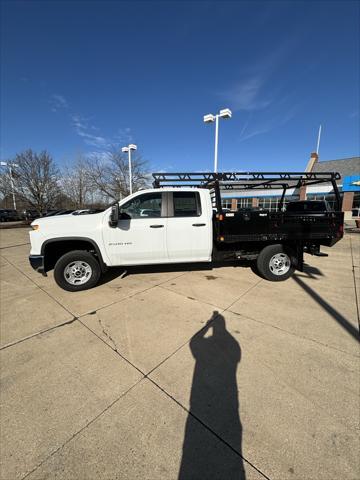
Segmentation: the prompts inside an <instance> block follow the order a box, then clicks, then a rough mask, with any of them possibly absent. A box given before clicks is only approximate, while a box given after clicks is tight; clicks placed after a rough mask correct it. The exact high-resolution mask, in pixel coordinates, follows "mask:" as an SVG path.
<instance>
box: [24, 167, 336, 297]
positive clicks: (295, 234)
mask: <svg viewBox="0 0 360 480" xmlns="http://www.w3.org/2000/svg"><path fill="white" fill-rule="evenodd" d="M153 177H154V184H153V187H154V188H152V189H148V190H141V191H138V192H136V193H134V194H132V195H130V196H128V197H127V198H125V199H123V200H121V201H120V202H116V203H115V204H114V205H112V206H111V207H109V208H108V209H107V210H105V211H103V212H100V213H95V214H92V215H81V216H79V215H74V214H68V215H61V216H50V217H44V218H40V219H36V220H34V221H33V222H32V224H31V226H32V231H31V232H30V241H31V252H30V257H29V259H30V263H31V265H32V267H33V268H34V269H35V270H37V271H38V272H40V273H42V274H44V275H46V272H48V271H49V270H51V269H54V277H55V280H56V282H57V284H58V285H59V286H60V287H62V288H63V289H65V290H68V291H79V290H85V289H88V288H91V287H94V286H95V285H96V284H97V282H98V281H99V278H100V276H101V275H102V274H103V273H104V272H106V270H107V269H108V267H113V266H130V265H151V264H152V265H155V264H171V263H173V264H175V263H189V264H190V263H195V262H196V263H199V262H204V263H207V264H209V263H211V262H212V263H213V264H215V263H216V264H219V263H221V264H223V263H224V262H227V261H231V262H232V264H233V262H234V261H235V262H236V261H237V260H243V259H245V260H247V261H250V262H253V263H254V265H255V267H256V270H257V272H258V273H259V275H260V276H261V277H263V278H265V279H267V280H272V281H280V280H286V279H287V278H289V277H290V276H291V275H292V273H293V272H294V270H295V269H298V270H302V268H303V257H304V252H305V253H309V254H311V255H318V256H327V255H326V254H324V253H321V252H320V246H321V245H325V246H332V245H334V244H335V243H336V242H337V241H338V240H339V239H341V238H342V236H343V213H342V212H341V211H340V196H339V192H338V188H337V184H336V180H338V179H339V178H340V176H339V174H337V173H262V172H252V173H251V172H249V173H244V172H238V173H237V172H229V173H228V172H224V173H172V174H170V173H169V174H164V173H159V174H157V173H156V174H153ZM316 183H325V184H327V185H329V184H330V185H332V188H333V191H334V195H335V198H336V200H337V208H336V211H329V210H328V209H327V208H324V207H323V206H321V205H322V204H321V202H317V204H314V205H310V206H308V208H306V211H304V207H303V206H302V204H299V203H297V204H296V205H294V206H291V203H290V204H288V206H287V209H286V210H285V209H284V200H285V194H286V192H295V191H299V189H301V187H303V186H305V185H308V184H310V185H313V184H316ZM231 189H234V190H236V192H239V191H245V192H247V191H249V190H252V191H255V193H254V196H256V190H259V189H260V190H262V192H264V190H266V189H268V190H270V191H271V190H276V191H277V192H278V191H279V189H281V191H282V196H281V200H280V203H279V206H278V211H276V212H272V211H269V210H261V209H253V210H252V209H240V210H237V211H228V209H226V210H225V209H224V210H223V209H222V206H221V203H222V202H221V193H222V192H223V191H224V190H231ZM270 193H271V192H270ZM292 195H293V193H292ZM295 203H296V202H295ZM307 203H308V202H307Z"/></svg>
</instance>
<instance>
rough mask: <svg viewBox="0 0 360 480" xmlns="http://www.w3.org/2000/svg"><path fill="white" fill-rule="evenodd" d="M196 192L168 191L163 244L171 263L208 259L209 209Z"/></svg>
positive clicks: (210, 245)
mask: <svg viewBox="0 0 360 480" xmlns="http://www.w3.org/2000/svg"><path fill="white" fill-rule="evenodd" d="M208 209H209V205H207V204H206V203H205V202H203V203H202V202H201V199H200V193H199V192H189V191H185V192H184V191H179V192H169V193H168V223H167V231H166V243H167V250H168V257H169V261H170V262H208V261H210V260H211V251H212V211H211V212H209V211H208Z"/></svg>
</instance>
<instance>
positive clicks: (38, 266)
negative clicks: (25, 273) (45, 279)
mask: <svg viewBox="0 0 360 480" xmlns="http://www.w3.org/2000/svg"><path fill="white" fill-rule="evenodd" d="M29 262H30V265H31V266H32V268H33V269H34V270H36V271H37V272H39V273H42V274H43V275H44V276H46V272H45V266H44V256H43V255H30V256H29Z"/></svg>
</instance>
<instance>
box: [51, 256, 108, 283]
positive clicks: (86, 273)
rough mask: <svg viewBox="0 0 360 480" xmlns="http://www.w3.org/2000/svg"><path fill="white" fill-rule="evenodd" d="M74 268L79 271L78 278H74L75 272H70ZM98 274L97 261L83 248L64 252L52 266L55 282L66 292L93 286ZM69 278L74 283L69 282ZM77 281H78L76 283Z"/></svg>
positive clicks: (97, 279) (99, 274)
mask: <svg viewBox="0 0 360 480" xmlns="http://www.w3.org/2000/svg"><path fill="white" fill-rule="evenodd" d="M75 262H76V263H75ZM72 264H73V265H72ZM74 270H77V271H78V272H80V275H79V277H78V278H76V277H77V274H75V273H72V272H73V271H74ZM70 272H71V273H70ZM81 274H82V275H81ZM100 276H101V268H100V265H99V262H98V261H97V260H96V258H95V257H94V255H92V254H91V253H89V252H86V251H84V250H73V251H72V252H68V253H65V255H63V256H62V257H60V258H59V260H58V261H57V262H56V264H55V268H54V278H55V281H56V283H57V284H58V285H59V287H61V288H63V289H64V290H67V291H68V292H80V291H81V290H88V289H89V288H93V287H95V285H96V284H97V283H98V281H99V279H100ZM71 279H73V281H74V282H75V283H71ZM77 281H78V283H76V282H77Z"/></svg>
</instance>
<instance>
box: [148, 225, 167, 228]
mask: <svg viewBox="0 0 360 480" xmlns="http://www.w3.org/2000/svg"><path fill="white" fill-rule="evenodd" d="M163 226H164V225H150V228H162V227H163Z"/></svg>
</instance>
